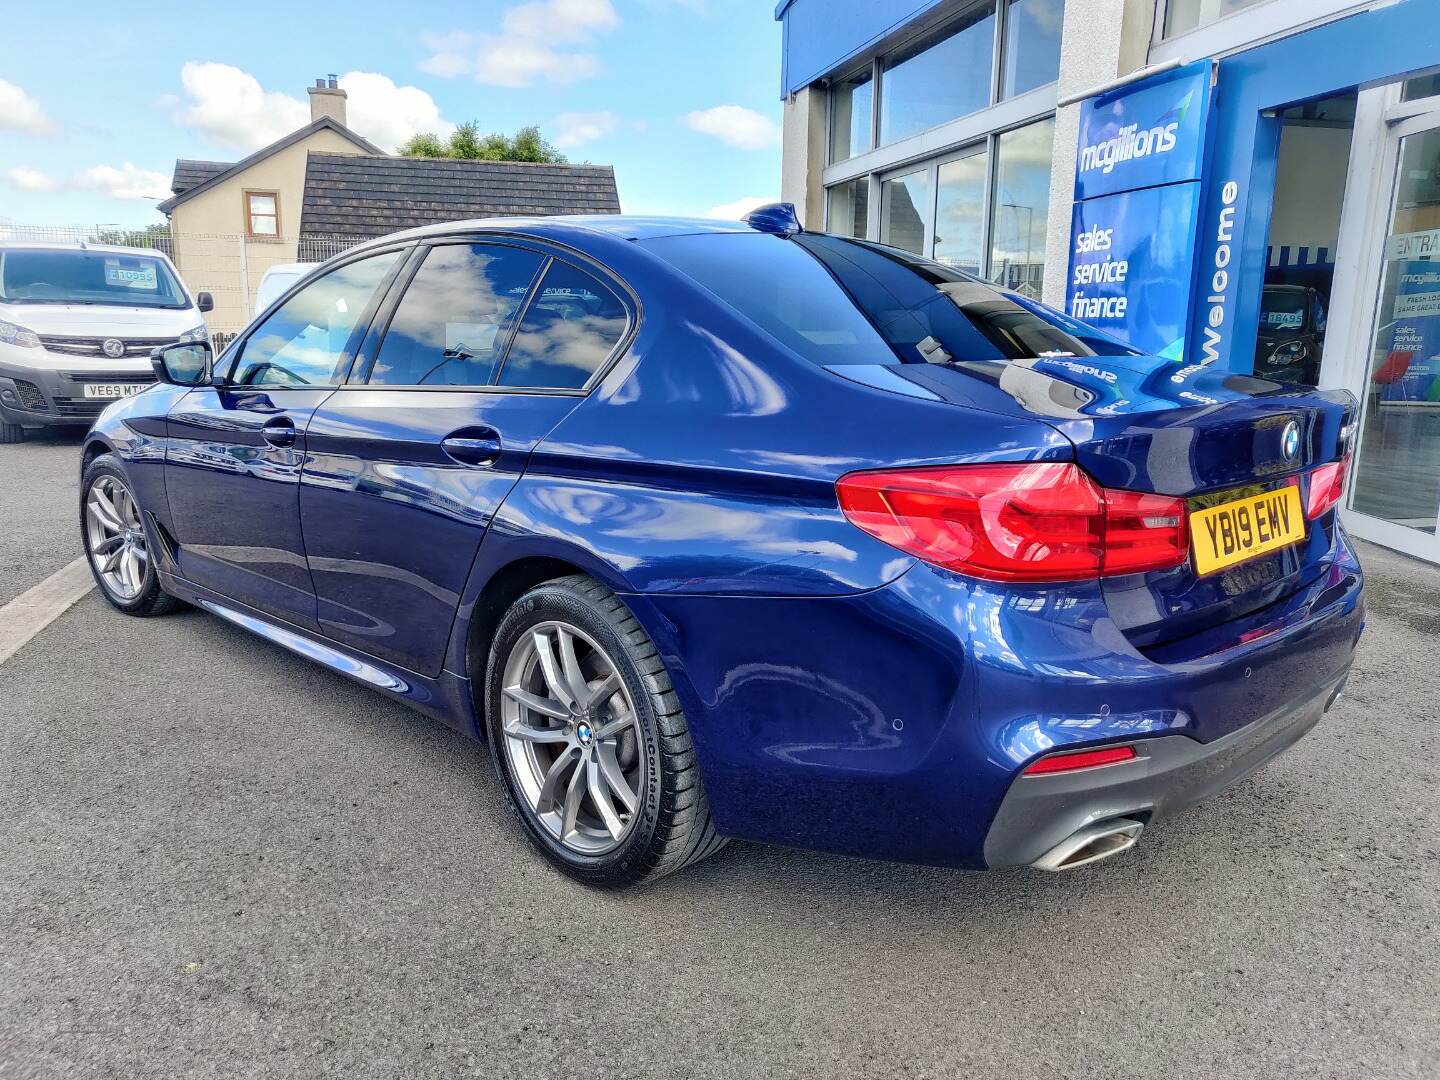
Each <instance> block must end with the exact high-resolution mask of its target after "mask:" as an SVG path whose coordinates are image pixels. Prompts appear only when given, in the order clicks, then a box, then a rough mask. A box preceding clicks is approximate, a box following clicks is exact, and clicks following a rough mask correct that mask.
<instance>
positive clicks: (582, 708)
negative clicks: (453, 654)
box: [501, 621, 645, 856]
mask: <svg viewBox="0 0 1440 1080" xmlns="http://www.w3.org/2000/svg"><path fill="white" fill-rule="evenodd" d="M501 721H502V726H503V729H504V733H505V755H506V758H507V760H508V762H509V764H510V771H511V775H512V776H513V777H514V779H515V783H516V786H517V788H518V789H519V794H520V797H521V799H522V800H523V802H524V803H525V805H526V806H527V807H528V809H529V810H530V813H531V814H532V815H533V817H534V818H535V819H536V820H537V821H538V822H539V824H540V826H541V827H542V828H543V829H544V830H545V831H546V832H547V833H549V835H550V836H551V838H553V839H554V840H556V841H558V842H559V843H560V844H562V845H563V846H564V847H566V848H567V849H569V850H570V851H573V852H575V853H577V854H580V855H587V856H599V855H605V854H607V853H609V852H611V851H614V850H615V849H616V848H617V847H619V846H620V844H621V843H622V842H623V841H624V840H625V838H626V836H628V835H629V833H630V830H631V828H632V827H633V825H634V822H635V817H636V811H637V809H638V806H639V800H640V794H641V792H642V791H643V790H644V784H645V760H644V755H643V754H642V753H641V752H640V735H641V732H640V721H639V718H638V715H637V714H636V711H635V704H634V702H633V701H632V700H631V697H630V692H629V691H628V690H627V689H626V688H625V684H624V680H622V679H621V678H620V674H619V671H618V669H617V668H616V665H615V662H614V660H612V659H611V657H610V656H609V655H608V654H607V653H606V652H605V650H604V649H603V648H601V647H600V645H599V644H598V643H597V642H596V641H595V639H594V638H592V637H590V635H588V634H586V633H585V632H584V631H583V630H581V629H580V628H579V627H576V626H572V625H570V624H568V623H564V622H553V621H552V622H542V623H538V624H536V625H535V626H533V627H531V628H530V629H529V630H528V631H526V633H525V634H524V636H522V637H521V638H520V640H519V641H517V642H516V644H515V647H514V648H513V649H512V650H511V654H510V658H509V660H508V661H507V662H506V665H505V676H504V685H503V689H502V691H501Z"/></svg>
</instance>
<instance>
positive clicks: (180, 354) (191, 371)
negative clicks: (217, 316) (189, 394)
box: [150, 341, 214, 386]
mask: <svg viewBox="0 0 1440 1080" xmlns="http://www.w3.org/2000/svg"><path fill="white" fill-rule="evenodd" d="M213 359H214V358H213V357H212V356H211V353H210V343H209V342H208V341H185V342H176V343H175V344H174V345H161V346H160V347H159V348H158V349H153V350H151V353H150V366H151V367H153V368H154V369H155V378H157V379H159V380H160V381H161V382H164V383H170V384H172V385H174V386H201V385H203V384H204V383H207V382H209V381H210V365H211V362H212V361H213Z"/></svg>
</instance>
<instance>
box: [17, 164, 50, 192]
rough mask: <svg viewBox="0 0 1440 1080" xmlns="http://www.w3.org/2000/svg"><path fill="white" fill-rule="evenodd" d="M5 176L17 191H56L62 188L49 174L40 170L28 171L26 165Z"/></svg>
mask: <svg viewBox="0 0 1440 1080" xmlns="http://www.w3.org/2000/svg"><path fill="white" fill-rule="evenodd" d="M5 176H6V179H8V180H9V181H10V186H11V187H12V188H14V189H15V190H16V191H54V190H55V189H56V188H58V187H59V186H60V181H58V180H56V179H55V178H54V177H53V176H50V175H49V174H48V173H43V172H41V171H40V170H39V169H28V168H26V167H25V166H24V165H19V166H16V167H15V168H13V169H11V170H10V171H9V172H7V173H6V174H5Z"/></svg>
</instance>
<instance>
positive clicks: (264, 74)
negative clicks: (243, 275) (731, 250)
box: [0, 0, 780, 225]
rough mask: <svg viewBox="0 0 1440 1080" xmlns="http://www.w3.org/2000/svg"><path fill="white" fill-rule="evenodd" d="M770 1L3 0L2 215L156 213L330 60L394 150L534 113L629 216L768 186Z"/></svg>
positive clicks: (114, 218) (772, 63)
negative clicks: (413, 140) (605, 171)
mask: <svg viewBox="0 0 1440 1080" xmlns="http://www.w3.org/2000/svg"><path fill="white" fill-rule="evenodd" d="M773 11H774V2H773V0H478V2H477V0H471V2H469V3H458V2H456V3H444V2H430V0H425V2H423V3H413V4H403V3H402V4H397V3H394V2H393V0H346V2H345V3H342V4H335V3H306V2H304V0H290V2H287V3H274V2H272V0H252V2H250V3H247V4H169V3H148V4H133V5H120V4H114V3H106V4H92V3H88V2H87V3H74V4H55V3H51V4H38V3H31V4H14V5H10V6H9V10H8V12H7V14H6V17H5V22H6V31H7V33H6V38H7V42H8V45H7V47H6V49H5V50H4V55H3V57H0V220H3V219H7V218H8V219H10V220H12V221H14V222H20V223H42V224H63V225H72V224H77V225H91V224H97V223H104V224H109V223H120V224H126V225H139V224H146V223H149V222H152V221H159V220H162V218H161V216H160V215H159V214H158V213H157V212H156V211H155V209H154V202H155V200H154V198H153V196H155V195H157V194H162V193H163V192H164V190H165V189H166V188H167V187H168V183H169V175H170V172H171V168H172V166H173V165H174V160H175V158H177V157H192V158H211V159H216V160H225V161H233V160H236V159H238V158H240V157H243V156H244V155H245V154H247V153H249V152H251V151H252V150H254V149H256V148H258V147H259V146H261V145H264V144H265V143H266V142H269V141H271V140H272V139H273V138H276V137H278V136H279V135H281V134H284V133H285V132H286V131H288V130H292V129H293V128H294V127H297V126H299V125H300V124H301V123H304V122H307V121H308V119H309V111H308V105H306V104H305V102H306V95H305V87H306V86H308V85H311V84H312V83H313V80H314V79H315V78H316V77H318V76H321V75H324V74H326V73H329V72H335V73H337V74H340V75H341V76H342V80H341V85H342V86H345V87H346V88H347V92H348V93H349V95H350V97H349V101H348V105H349V117H350V122H351V126H352V127H354V128H356V129H357V130H358V131H360V133H361V134H362V135H366V136H367V137H369V138H371V139H372V141H375V142H377V143H380V144H381V145H383V146H385V147H386V148H387V149H389V148H391V147H393V146H394V145H395V144H396V143H397V142H398V141H399V140H400V139H401V138H402V137H403V135H404V134H407V133H408V132H409V131H410V130H412V129H414V128H416V127H419V128H422V129H440V130H442V131H443V130H444V129H445V128H446V126H447V125H451V124H454V123H459V122H463V121H466V120H472V119H473V120H476V121H478V122H479V124H480V127H481V129H482V130H485V131H491V130H495V131H505V132H513V131H514V130H515V129H517V128H519V127H521V126H523V125H526V124H532V123H533V124H539V125H540V127H541V129H542V130H543V131H544V133H545V134H546V136H547V137H549V138H550V139H551V140H552V141H554V142H557V143H559V144H561V146H562V149H563V151H564V152H565V153H566V154H567V155H568V156H569V157H570V159H571V160H572V161H592V162H596V163H604V164H611V165H614V166H615V173H616V178H617V181H618V183H619V188H620V199H621V202H622V204H623V206H624V208H625V210H627V211H630V212H641V213H657V214H704V213H707V212H710V211H712V210H714V209H716V208H718V207H722V206H725V205H727V204H733V203H737V202H741V201H743V200H758V199H770V198H774V197H775V196H776V195H778V193H779V186H780V149H779V121H780V101H779V70H780V67H779V65H780V27H779V24H778V23H776V22H775V21H774V20H773V14H772V13H773ZM340 12H344V14H343V16H342V15H340V14H339V13H340ZM22 42H23V43H24V44H23V47H20V43H22ZM147 196H149V197H147Z"/></svg>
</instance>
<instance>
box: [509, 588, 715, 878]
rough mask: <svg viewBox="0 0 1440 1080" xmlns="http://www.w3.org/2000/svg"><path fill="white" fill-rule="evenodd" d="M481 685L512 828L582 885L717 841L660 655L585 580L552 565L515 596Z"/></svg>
mask: <svg viewBox="0 0 1440 1080" xmlns="http://www.w3.org/2000/svg"><path fill="white" fill-rule="evenodd" d="M485 686H486V691H485V692H486V703H487V705H488V708H487V709H486V715H487V726H488V728H489V735H490V752H491V756H492V759H493V761H494V764H495V770H496V773H497V774H498V776H499V778H500V782H501V785H502V786H503V788H504V790H505V793H506V795H507V797H508V801H509V803H510V806H511V808H512V809H513V810H514V811H515V814H516V816H517V817H518V818H519V821H520V824H521V826H522V827H523V828H524V830H525V832H526V834H527V835H528V836H529V838H530V840H531V841H532V842H533V843H534V844H535V846H536V847H538V848H539V849H540V851H541V852H543V853H544V854H545V855H546V856H547V857H548V858H549V859H550V860H551V861H552V862H553V863H555V865H557V866H558V867H560V869H562V870H564V871H565V872H566V873H568V874H570V875H571V876H572V877H575V878H578V879H579V880H581V881H584V882H586V883H588V884H592V885H603V886H625V885H635V884H639V883H641V882H645V881H650V880H653V879H655V878H658V877H661V876H663V875H665V874H668V873H671V872H673V871H675V870H678V869H680V868H681V867H683V866H687V865H689V864H690V863H693V862H698V861H699V860H700V859H703V858H705V857H706V856H707V855H710V854H713V853H714V852H716V851H718V850H719V849H720V848H721V847H723V846H724V843H725V840H724V838H723V837H721V836H718V835H717V834H716V832H715V829H714V826H713V825H712V824H711V822H710V810H709V804H708V803H707V802H706V800H705V792H704V790H703V789H702V788H701V786H700V775H699V771H698V769H697V768H696V765H695V750H694V747H693V745H692V744H691V741H690V731H689V728H688V727H687V726H686V723H685V715H684V713H683V712H682V711H681V709H680V704H679V701H678V700H677V699H676V697H675V691H674V689H673V688H672V687H671V685H670V679H669V676H668V675H667V674H666V672H665V667H664V665H663V664H662V663H661V662H660V657H659V655H658V654H657V653H656V650H655V646H654V644H653V643H652V642H651V641H650V638H649V637H648V636H647V635H646V633H645V631H644V630H643V629H642V628H641V626H640V624H639V623H638V622H637V621H636V620H635V617H634V616H633V615H631V614H630V612H629V610H628V609H627V608H626V607H625V605H624V604H622V603H621V602H620V600H619V598H618V597H616V596H615V594H614V593H612V592H610V590H608V589H606V588H605V587H604V586H603V585H601V584H600V583H599V582H597V581H595V580H594V579H592V578H589V577H584V576H581V575H575V576H573V577H566V578H557V579H556V580H554V581H548V582H545V583H544V584H542V585H539V586H537V587H535V588H534V589H531V590H530V591H529V592H528V593H526V594H525V595H524V596H522V597H521V598H520V599H519V600H518V601H516V603H515V604H514V605H513V606H512V607H511V608H510V610H509V611H507V612H506V613H505V616H504V618H503V619H502V620H501V622H500V626H499V627H498V628H497V630H496V634H495V641H494V645H493V647H492V648H491V650H490V658H489V664H488V668H487V671H486V679H485Z"/></svg>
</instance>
